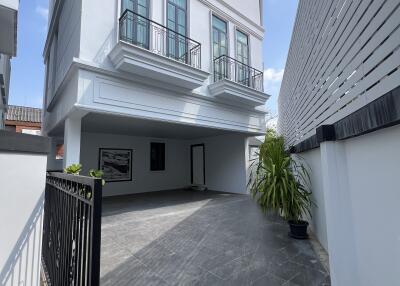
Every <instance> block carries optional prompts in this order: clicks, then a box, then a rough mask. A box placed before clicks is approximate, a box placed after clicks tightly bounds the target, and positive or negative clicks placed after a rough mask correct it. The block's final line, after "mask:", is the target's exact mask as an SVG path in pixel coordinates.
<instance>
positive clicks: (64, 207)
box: [42, 173, 102, 286]
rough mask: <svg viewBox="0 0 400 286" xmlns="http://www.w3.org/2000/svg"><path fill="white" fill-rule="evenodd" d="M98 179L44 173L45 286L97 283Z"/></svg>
mask: <svg viewBox="0 0 400 286" xmlns="http://www.w3.org/2000/svg"><path fill="white" fill-rule="evenodd" d="M101 199H102V184H101V180H100V179H93V178H88V177H82V176H73V175H68V174H63V173H48V175H47V179H46V190H45V202H44V220H43V241H42V265H43V270H44V273H45V275H46V280H47V282H48V284H49V285H60V286H63V285H77V286H78V285H79V286H83V285H88V286H95V285H99V283H100V281H99V279H100V242H101Z"/></svg>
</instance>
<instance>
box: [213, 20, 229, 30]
mask: <svg viewBox="0 0 400 286" xmlns="http://www.w3.org/2000/svg"><path fill="white" fill-rule="evenodd" d="M213 27H214V28H217V29H218V30H220V31H222V32H224V33H226V23H225V22H224V21H222V20H221V19H219V18H218V17H216V16H213Z"/></svg>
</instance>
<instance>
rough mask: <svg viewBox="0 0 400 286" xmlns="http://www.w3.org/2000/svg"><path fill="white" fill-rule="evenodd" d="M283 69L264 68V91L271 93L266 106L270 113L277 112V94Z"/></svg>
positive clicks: (274, 113)
mask: <svg viewBox="0 0 400 286" xmlns="http://www.w3.org/2000/svg"><path fill="white" fill-rule="evenodd" d="M283 73H284V69H274V68H268V69H266V70H264V91H265V92H266V93H267V94H269V95H271V97H270V99H269V100H268V101H267V107H268V109H269V111H270V112H271V114H272V115H276V114H277V112H278V102H277V101H278V95H279V90H280V88H281V83H282V78H283Z"/></svg>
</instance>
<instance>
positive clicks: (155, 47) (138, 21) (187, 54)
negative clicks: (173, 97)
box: [119, 10, 201, 69]
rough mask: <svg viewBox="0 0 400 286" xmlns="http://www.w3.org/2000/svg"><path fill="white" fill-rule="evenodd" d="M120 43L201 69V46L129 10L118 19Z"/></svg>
mask: <svg viewBox="0 0 400 286" xmlns="http://www.w3.org/2000/svg"><path fill="white" fill-rule="evenodd" d="M119 37H120V40H121V41H124V42H128V43H130V44H133V45H135V46H139V47H141V48H144V49H147V50H149V51H151V52H153V53H155V54H158V55H161V56H164V57H168V58H171V59H174V60H176V61H179V62H182V63H185V64H187V65H190V66H192V67H194V68H197V69H200V68H201V44H200V43H199V42H196V41H194V40H192V39H190V38H188V37H186V36H184V35H182V34H179V33H177V32H175V31H173V30H171V29H169V28H167V27H165V26H163V25H161V24H158V23H157V22H154V21H152V20H150V19H148V18H146V17H143V16H141V15H139V14H137V13H135V12H133V11H131V10H125V12H124V13H123V14H122V16H121V17H120V19H119Z"/></svg>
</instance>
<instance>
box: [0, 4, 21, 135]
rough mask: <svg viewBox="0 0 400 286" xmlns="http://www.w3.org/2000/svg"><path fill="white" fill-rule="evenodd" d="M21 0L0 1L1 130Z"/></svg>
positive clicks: (5, 108)
mask: <svg viewBox="0 0 400 286" xmlns="http://www.w3.org/2000/svg"><path fill="white" fill-rule="evenodd" d="M18 6H19V0H0V129H3V128H4V120H5V119H4V114H5V111H6V110H7V103H8V92H9V89H10V73H11V65H10V60H11V57H14V56H16V52H17V17H18Z"/></svg>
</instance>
